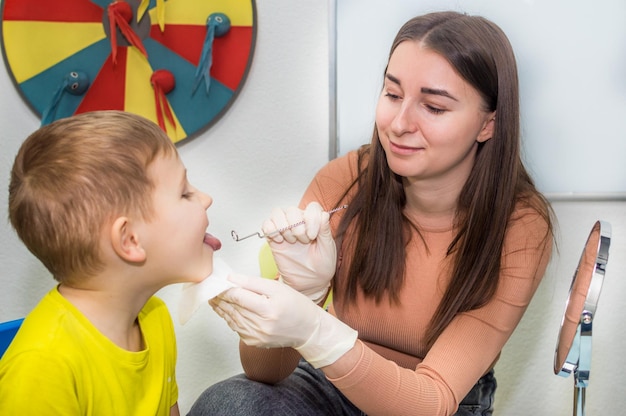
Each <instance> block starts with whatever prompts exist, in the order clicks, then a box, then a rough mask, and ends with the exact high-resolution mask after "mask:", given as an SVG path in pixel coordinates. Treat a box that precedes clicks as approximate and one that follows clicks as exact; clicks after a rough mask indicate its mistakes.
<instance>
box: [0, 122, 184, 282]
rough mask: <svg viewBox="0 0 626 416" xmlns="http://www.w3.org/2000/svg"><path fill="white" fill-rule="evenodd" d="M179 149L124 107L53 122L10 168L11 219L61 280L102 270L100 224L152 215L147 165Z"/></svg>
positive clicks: (37, 133)
mask: <svg viewBox="0 0 626 416" xmlns="http://www.w3.org/2000/svg"><path fill="white" fill-rule="evenodd" d="M161 155H163V156H169V155H177V151H176V147H175V146H174V144H173V143H172V141H171V140H170V139H169V138H168V136H167V135H166V134H165V133H164V132H163V131H162V130H161V129H160V128H159V127H158V126H157V125H156V124H154V123H153V122H151V121H149V120H147V119H145V118H143V117H140V116H138V115H135V114H131V113H127V112H122V111H96V112H90V113H83V114H78V115H75V116H72V117H69V118H65V119H60V120H57V121H55V122H53V123H51V124H49V125H47V126H43V127H41V128H40V129H39V130H37V131H35V132H34V133H33V134H31V135H30V136H29V137H28V138H27V139H26V140H25V141H24V143H23V144H22V146H21V147H20V150H19V151H18V154H17V156H16V158H15V162H14V164H13V169H12V170H11V182H10V184H9V219H10V221H11V224H12V225H13V228H15V230H16V232H17V234H18V236H19V237H20V239H21V240H22V241H23V242H24V244H25V245H26V247H27V248H28V249H29V250H30V251H31V252H32V253H33V254H34V255H35V256H36V257H37V258H38V259H39V260H41V262H42V263H43V264H44V265H45V266H46V268H47V269H48V270H49V271H50V272H51V273H52V275H53V277H54V278H55V279H56V280H57V281H59V282H61V283H69V282H71V281H73V280H74V279H76V278H82V277H83V276H84V277H86V276H90V275H93V274H94V273H96V272H97V271H99V270H101V268H102V266H103V264H102V260H101V258H100V251H99V247H100V237H101V232H102V230H103V227H104V226H105V225H106V224H108V223H109V222H110V221H112V220H113V219H114V218H116V217H118V216H122V215H138V216H139V217H140V218H142V219H149V218H150V216H151V214H152V213H153V207H152V194H151V193H152V189H153V187H154V184H153V183H152V181H151V180H150V178H149V177H148V172H147V168H148V166H149V165H150V163H152V161H153V160H155V158H156V157H157V156H161Z"/></svg>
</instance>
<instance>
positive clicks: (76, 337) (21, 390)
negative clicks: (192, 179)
mask: <svg viewBox="0 0 626 416" xmlns="http://www.w3.org/2000/svg"><path fill="white" fill-rule="evenodd" d="M211 203H212V199H211V197H210V196H208V195H206V194H204V193H202V192H200V191H198V190H197V189H195V188H194V187H193V186H191V185H190V184H189V182H188V181H187V177H186V170H185V167H184V165H183V163H182V162H181V160H180V159H179V157H178V153H177V150H176V148H175V146H174V145H173V144H172V142H171V141H170V140H169V138H168V137H167V136H166V134H165V133H164V132H163V131H162V130H161V129H160V128H159V127H158V126H157V125H155V124H154V123H152V122H150V121H148V120H146V119H144V118H142V117H139V116H137V115H133V114H130V113H125V112H119V111H101V112H92V113H84V114H80V115H76V116H73V117H70V118H66V119H62V120H58V121H56V122H54V123H51V124H49V125H47V126H44V127H42V128H40V129H39V130H38V131H36V132H35V133H33V134H32V135H31V136H30V137H28V139H26V141H25V142H24V143H23V144H22V147H21V148H20V150H19V152H18V154H17V156H16V158H15V163H14V165H13V169H12V171H11V182H10V185H9V217H10V221H11V224H12V225H13V227H14V228H15V230H16V231H17V234H18V235H19V237H20V239H21V240H22V241H23V242H24V244H25V245H26V247H28V249H29V250H30V251H31V252H32V253H33V254H34V255H35V256H36V257H37V258H38V259H39V260H40V261H41V262H42V263H43V264H44V265H45V266H46V267H47V268H48V270H49V271H50V272H51V273H52V276H53V277H54V279H55V280H57V281H58V285H57V286H56V287H55V288H54V289H52V290H51V291H50V292H49V293H48V294H47V295H45V296H44V298H43V299H42V300H41V301H40V302H39V304H38V305H37V306H36V307H35V308H34V309H33V311H32V312H31V313H30V314H29V315H28V316H27V317H26V319H25V320H24V323H23V324H22V327H21V328H20V331H19V332H18V334H17V336H16V337H15V339H14V340H13V342H12V344H11V346H10V347H9V349H8V350H7V352H6V353H5V355H4V356H3V357H2V360H1V361H0V414H3V415H8V414H29V415H30V414H33V415H34V414H37V415H57V414H58V415H95V414H98V415H141V416H144V415H178V414H179V410H178V403H177V400H178V387H177V384H176V377H175V367H176V341H175V335H174V330H173V324H172V320H171V317H170V315H169V312H168V310H167V308H166V305H165V304H164V302H163V301H162V300H160V299H158V298H156V297H154V294H155V293H156V292H157V291H158V290H159V289H161V288H163V287H164V286H166V285H169V284H172V283H182V282H199V281H201V280H203V279H204V278H205V277H206V276H208V275H209V274H210V273H211V271H212V268H213V252H214V251H215V250H219V248H220V246H221V244H220V242H219V240H217V239H216V238H215V237H213V236H211V235H210V234H206V233H205V230H206V228H207V227H208V220H207V215H206V210H207V208H208V207H209V206H210V205H211Z"/></svg>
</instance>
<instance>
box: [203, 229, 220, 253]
mask: <svg viewBox="0 0 626 416" xmlns="http://www.w3.org/2000/svg"><path fill="white" fill-rule="evenodd" d="M204 243H205V244H208V245H209V246H211V248H212V249H213V251H217V250H219V249H220V248H222V242H221V241H220V240H218V239H217V238H215V237H214V236H213V235H211V234H209V233H205V234H204Z"/></svg>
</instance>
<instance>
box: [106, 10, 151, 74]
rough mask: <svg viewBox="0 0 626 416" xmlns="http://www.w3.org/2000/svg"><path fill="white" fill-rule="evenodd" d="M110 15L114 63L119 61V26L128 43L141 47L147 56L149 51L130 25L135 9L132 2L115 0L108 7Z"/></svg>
mask: <svg viewBox="0 0 626 416" xmlns="http://www.w3.org/2000/svg"><path fill="white" fill-rule="evenodd" d="M107 13H108V15H109V29H110V32H111V33H110V34H111V59H112V60H113V64H116V63H117V28H119V29H120V31H121V32H122V35H123V36H124V37H125V38H126V40H127V41H128V43H130V44H131V45H132V46H134V47H136V48H137V49H139V51H140V52H141V53H142V54H143V55H144V56H145V57H146V58H147V57H148V53H147V52H146V49H145V48H144V47H143V43H142V42H141V38H140V37H139V36H137V34H136V33H135V31H134V30H133V28H132V27H130V24H129V23H130V21H131V20H132V19H133V9H132V8H131V6H130V4H128V3H127V2H125V1H117V0H116V1H113V2H112V3H111V4H109V7H108V8H107Z"/></svg>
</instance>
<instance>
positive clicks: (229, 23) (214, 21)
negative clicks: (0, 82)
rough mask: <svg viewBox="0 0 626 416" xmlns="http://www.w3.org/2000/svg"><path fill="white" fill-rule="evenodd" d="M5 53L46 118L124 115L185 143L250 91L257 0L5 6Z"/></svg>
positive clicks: (104, 0)
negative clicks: (99, 113)
mask: <svg viewBox="0 0 626 416" xmlns="http://www.w3.org/2000/svg"><path fill="white" fill-rule="evenodd" d="M1 18H2V20H1V25H2V27H1V29H2V51H3V54H4V59H5V63H6V66H7V69H8V71H9V73H10V75H11V77H12V79H13V81H14V83H15V86H16V88H17V89H18V90H19V92H20V94H21V96H22V97H23V98H24V100H25V101H26V103H27V104H28V105H29V106H30V107H31V109H32V110H33V111H34V112H35V113H36V114H38V115H39V116H40V117H41V119H42V125H44V124H47V123H49V122H51V121H53V120H56V119H59V118H63V117H69V116H72V115H74V114H78V113H82V112H87V111H94V110H124V111H129V112H133V113H136V114H139V115H142V116H144V117H146V118H148V119H150V120H152V121H154V122H155V123H158V124H159V125H160V126H161V128H162V129H163V130H165V131H166V132H167V134H168V136H169V137H170V138H171V139H172V141H173V142H175V143H178V142H180V141H182V140H185V139H188V138H190V137H193V136H194V135H197V133H199V132H202V131H204V130H206V129H207V128H209V127H210V126H211V125H212V124H213V123H214V122H215V121H216V120H218V119H219V117H220V116H221V115H223V114H224V113H225V112H226V111H227V110H228V108H229V107H230V105H231V104H232V102H233V101H234V100H235V99H236V97H237V95H238V93H239V91H240V90H241V88H242V87H243V84H244V82H245V79H246V76H247V74H248V70H249V68H250V65H251V62H252V56H253V53H254V44H255V39H256V7H255V3H254V0H113V1H111V0H54V1H50V0H4V1H3V7H2V15H1Z"/></svg>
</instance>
